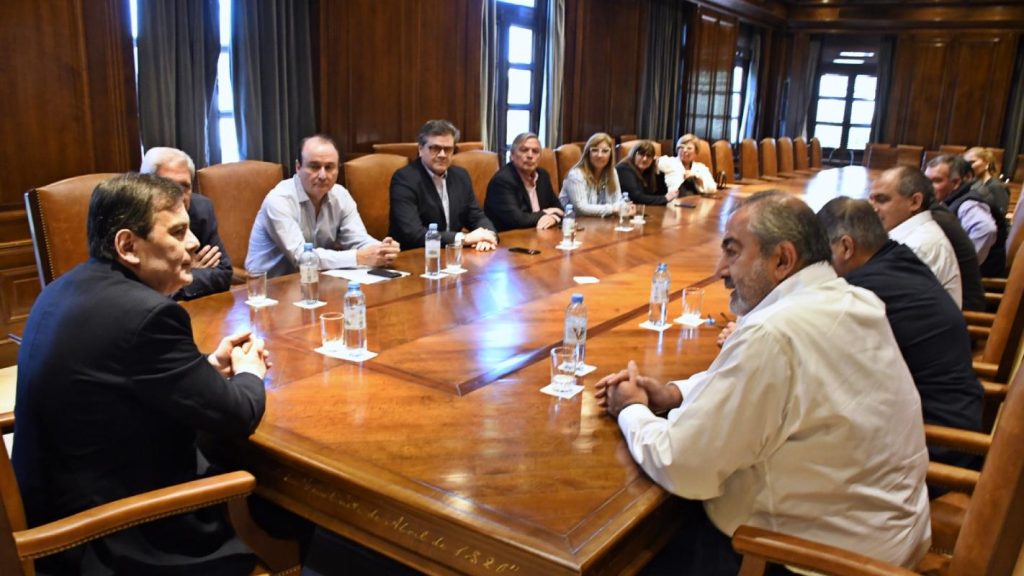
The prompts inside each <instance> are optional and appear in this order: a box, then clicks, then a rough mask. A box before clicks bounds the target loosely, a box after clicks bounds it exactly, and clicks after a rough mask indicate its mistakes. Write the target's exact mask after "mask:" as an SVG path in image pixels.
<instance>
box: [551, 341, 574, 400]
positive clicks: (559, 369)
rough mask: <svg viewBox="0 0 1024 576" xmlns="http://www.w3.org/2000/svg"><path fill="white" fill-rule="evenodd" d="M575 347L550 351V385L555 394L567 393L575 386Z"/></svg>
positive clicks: (557, 347)
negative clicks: (552, 386)
mask: <svg viewBox="0 0 1024 576" xmlns="http://www.w3.org/2000/svg"><path fill="white" fill-rule="evenodd" d="M576 362H577V358H576V347H575V346H556V347H554V348H552V349H551V383H552V384H553V385H554V389H555V391H556V392H568V391H570V390H572V387H573V386H575V385H576Z"/></svg>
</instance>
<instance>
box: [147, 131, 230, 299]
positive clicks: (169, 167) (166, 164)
mask: <svg viewBox="0 0 1024 576" xmlns="http://www.w3.org/2000/svg"><path fill="white" fill-rule="evenodd" d="M139 172H141V173H143V174H156V175H157V176H161V177H163V178H167V179H168V180H170V181H172V182H174V183H175V184H177V185H178V186H181V189H182V190H183V191H184V192H185V195H184V201H185V210H187V211H188V218H189V224H188V227H189V229H190V230H192V234H194V235H195V237H196V239H198V240H199V251H198V252H197V253H196V255H195V258H193V260H192V282H190V283H189V285H188V286H185V287H184V288H182V289H181V290H178V291H177V292H176V293H175V294H174V299H175V300H192V299H194V298H199V297H200V296H206V295H207V294H216V293H217V292H227V290H228V289H229V288H231V274H232V271H231V258H229V257H228V253H227V250H225V249H224V243H223V242H221V240H220V233H219V232H218V231H217V215H216V214H215V213H214V211H213V202H210V199H209V198H207V197H205V196H202V195H200V194H193V193H192V183H193V182H194V181H195V177H196V165H195V163H193V162H192V158H191V157H190V156H189V155H188V154H186V153H184V152H182V151H181V150H178V149H177V148H165V147H162V146H160V147H154V148H150V149H149V150H148V151H147V152H146V155H145V156H144V157H143V158H142V168H140V169H139Z"/></svg>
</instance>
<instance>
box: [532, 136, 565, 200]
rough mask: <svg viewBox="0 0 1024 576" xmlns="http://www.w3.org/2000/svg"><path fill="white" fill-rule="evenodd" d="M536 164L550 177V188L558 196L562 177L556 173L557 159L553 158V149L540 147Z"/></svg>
mask: <svg viewBox="0 0 1024 576" xmlns="http://www.w3.org/2000/svg"><path fill="white" fill-rule="evenodd" d="M537 166H539V167H541V168H543V169H544V170H546V171H547V173H548V176H550V177H551V188H552V190H554V191H555V196H558V192H559V191H560V190H561V189H562V178H561V176H559V174H558V160H556V159H555V151H554V150H552V149H551V148H541V149H540V158H539V159H538V160H537Z"/></svg>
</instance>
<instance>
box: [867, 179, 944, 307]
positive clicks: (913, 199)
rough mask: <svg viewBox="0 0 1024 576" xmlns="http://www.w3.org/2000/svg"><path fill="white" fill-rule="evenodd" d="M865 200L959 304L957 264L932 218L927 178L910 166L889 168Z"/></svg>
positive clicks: (932, 196) (931, 194)
mask: <svg viewBox="0 0 1024 576" xmlns="http://www.w3.org/2000/svg"><path fill="white" fill-rule="evenodd" d="M868 201H870V202H871V205H872V206H873V207H874V208H875V213H877V214H878V217H879V218H880V219H881V220H882V226H884V227H885V231H886V232H888V233H889V238H890V239H892V240H895V241H896V242H899V243H900V244H905V245H906V246H907V247H908V248H910V249H911V250H913V251H914V254H915V255H917V257H918V258H920V259H921V261H922V262H924V263H925V264H926V265H927V266H928V268H930V269H931V271H932V273H933V274H935V277H936V278H937V279H938V280H939V284H941V285H942V288H943V289H945V290H946V292H947V293H948V294H949V295H950V296H951V297H952V298H953V301H954V302H956V305H957V307H958V308H963V288H962V284H961V280H960V265H959V263H958V262H957V260H956V252H955V251H954V250H953V245H952V244H951V243H950V242H949V239H948V238H946V234H945V233H944V232H943V231H942V228H940V227H939V225H938V223H936V222H935V219H934V218H932V212H931V210H930V208H931V205H932V204H933V203H934V202H935V190H934V189H933V188H932V183H931V182H930V181H929V180H928V178H926V177H925V175H924V174H922V173H921V171H920V170H918V169H917V168H914V167H911V166H898V167H896V168H890V169H889V170H886V171H885V172H883V173H882V175H881V176H880V177H879V178H878V179H877V180H875V181H874V183H872V185H871V194H870V196H868Z"/></svg>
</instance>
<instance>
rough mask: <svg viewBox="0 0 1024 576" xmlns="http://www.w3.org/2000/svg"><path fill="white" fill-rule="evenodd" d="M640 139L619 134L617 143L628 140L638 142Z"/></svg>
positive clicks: (635, 136) (634, 135) (633, 135)
mask: <svg viewBox="0 0 1024 576" xmlns="http://www.w3.org/2000/svg"><path fill="white" fill-rule="evenodd" d="M639 139H640V137H639V136H637V135H636V134H620V135H619V142H629V141H630V140H639Z"/></svg>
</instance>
